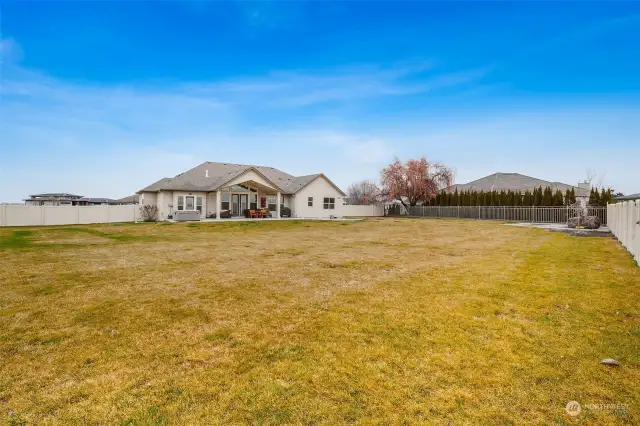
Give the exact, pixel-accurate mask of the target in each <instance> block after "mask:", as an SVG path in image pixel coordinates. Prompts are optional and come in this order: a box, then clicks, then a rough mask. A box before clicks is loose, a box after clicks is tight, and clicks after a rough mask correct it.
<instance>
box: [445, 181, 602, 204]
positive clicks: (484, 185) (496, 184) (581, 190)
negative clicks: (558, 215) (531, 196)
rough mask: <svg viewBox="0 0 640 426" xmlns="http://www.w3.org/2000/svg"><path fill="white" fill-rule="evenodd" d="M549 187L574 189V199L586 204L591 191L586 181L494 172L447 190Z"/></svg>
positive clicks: (563, 189)
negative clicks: (555, 179)
mask: <svg viewBox="0 0 640 426" xmlns="http://www.w3.org/2000/svg"><path fill="white" fill-rule="evenodd" d="M547 186H548V187H550V188H551V190H552V191H553V192H556V190H560V192H562V195H564V193H565V191H566V190H567V189H568V190H572V189H573V190H574V192H575V194H576V201H577V202H579V203H580V204H582V205H583V206H584V205H586V204H587V203H588V201H589V193H590V191H591V185H590V184H589V183H587V182H581V183H578V185H577V186H574V185H567V184H566V183H561V182H550V181H548V180H543V179H537V178H534V177H531V176H525V175H521V174H520V173H494V174H492V175H489V176H485V177H483V178H480V179H476V180H474V181H472V182H469V183H465V184H461V185H451V186H450V187H448V188H447V191H449V192H454V191H455V190H456V189H457V190H458V192H460V191H485V192H486V191H502V190H504V191H508V190H511V191H521V192H525V191H527V190H529V191H533V190H534V189H536V188H539V187H542V188H543V189H544V188H546V187H547Z"/></svg>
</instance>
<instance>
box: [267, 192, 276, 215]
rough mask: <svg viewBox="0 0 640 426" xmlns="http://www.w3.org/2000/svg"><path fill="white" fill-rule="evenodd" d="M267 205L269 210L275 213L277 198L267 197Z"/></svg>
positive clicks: (273, 196)
mask: <svg viewBox="0 0 640 426" xmlns="http://www.w3.org/2000/svg"><path fill="white" fill-rule="evenodd" d="M267 203H268V204H269V210H270V211H272V212H274V211H276V196H275V195H269V196H268V197H267Z"/></svg>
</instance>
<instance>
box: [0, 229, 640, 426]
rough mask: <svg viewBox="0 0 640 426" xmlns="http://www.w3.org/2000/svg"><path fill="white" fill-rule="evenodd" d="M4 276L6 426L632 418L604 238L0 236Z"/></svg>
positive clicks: (630, 296) (220, 233)
mask: <svg viewBox="0 0 640 426" xmlns="http://www.w3.org/2000/svg"><path fill="white" fill-rule="evenodd" d="M0 265H1V266H2V267H1V268H0V283H2V285H1V286H0V308H1V309H0V359H2V363H0V416H4V419H3V420H4V421H5V422H6V423H8V424H22V423H26V424H78V423H89V424H96V423H105V422H108V423H115V424H130V425H134V424H135V425H137V424H244V423H251V424H283V423H289V424H344V423H364V424H371V423H382V424H413V423H429V424H504V425H508V424H518V425H520V424H536V425H537V424H638V423H640V413H639V411H638V410H640V404H639V403H640V397H639V396H638V392H637V388H638V384H639V383H640V359H639V357H640V355H639V354H640V344H639V339H640V310H639V307H638V306H639V305H640V303H639V302H640V298H639V291H640V290H639V285H638V284H639V283H640V268H638V267H636V266H635V265H634V264H633V261H632V260H631V258H630V256H629V255H628V254H627V253H626V252H625V251H624V250H623V249H622V248H621V247H620V245H619V244H618V243H617V242H616V241H614V240H613V239H607V238H575V237H571V236H567V235H563V234H558V233H548V232H544V231H542V230H539V229H528V228H527V229H525V228H516V227H510V226H504V225H501V224H498V223H488V222H477V221H473V222H472V221H455V220H438V221H431V220H403V219H376V220H365V221H362V222H315V221H269V222H240V223H221V224H216V223H200V224H172V225H171V226H166V225H163V224H145V225H134V224H123V225H119V226H113V225H95V226H74V227H48V228H30V229H19V230H16V229H6V228H5V229H0ZM607 357H612V358H615V359H617V360H618V361H620V363H621V366H620V367H619V368H607V367H604V366H602V365H600V364H599V361H600V360H601V359H603V358H607ZM571 400H575V401H578V402H580V403H581V404H583V409H582V412H581V413H580V415H579V416H577V417H569V416H568V415H567V414H566V412H565V410H564V408H565V406H566V404H567V402H568V401H571ZM587 404H619V405H620V406H621V407H623V409H618V410H609V409H596V408H588V407H587Z"/></svg>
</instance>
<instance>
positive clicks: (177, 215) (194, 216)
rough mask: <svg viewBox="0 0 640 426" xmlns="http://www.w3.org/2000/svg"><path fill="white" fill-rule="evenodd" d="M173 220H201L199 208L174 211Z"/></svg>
mask: <svg viewBox="0 0 640 426" xmlns="http://www.w3.org/2000/svg"><path fill="white" fill-rule="evenodd" d="M173 220H175V221H176V222H192V221H199V220H200V212H199V211H198V210H178V211H175V212H173Z"/></svg>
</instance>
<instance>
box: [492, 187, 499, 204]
mask: <svg viewBox="0 0 640 426" xmlns="http://www.w3.org/2000/svg"><path fill="white" fill-rule="evenodd" d="M491 205H492V206H499V205H500V194H499V193H498V191H491Z"/></svg>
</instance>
